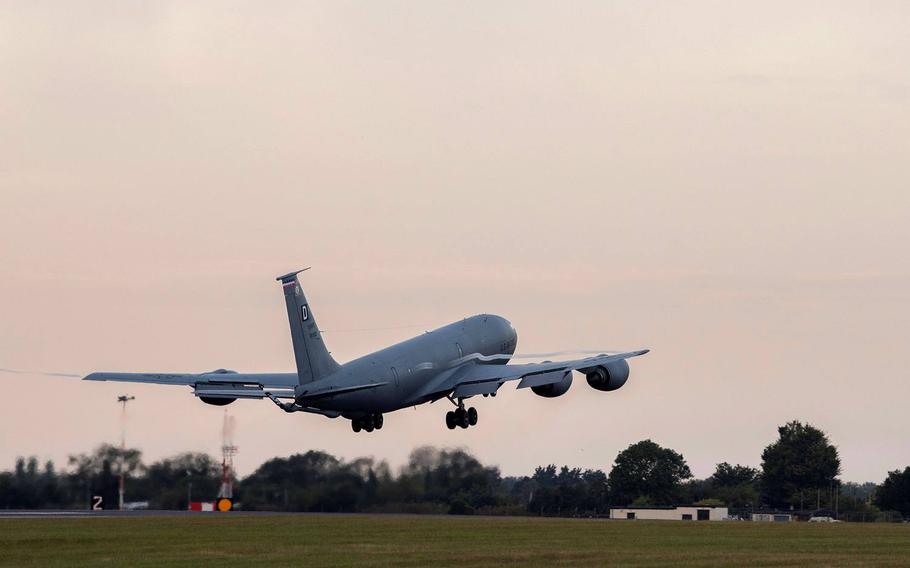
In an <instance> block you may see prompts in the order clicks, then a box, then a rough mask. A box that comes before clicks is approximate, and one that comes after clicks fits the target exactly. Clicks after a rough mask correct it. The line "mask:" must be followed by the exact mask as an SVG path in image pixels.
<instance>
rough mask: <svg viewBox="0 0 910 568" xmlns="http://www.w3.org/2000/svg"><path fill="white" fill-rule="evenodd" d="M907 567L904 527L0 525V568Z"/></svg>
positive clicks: (147, 520) (207, 518) (189, 520)
mask: <svg viewBox="0 0 910 568" xmlns="http://www.w3.org/2000/svg"><path fill="white" fill-rule="evenodd" d="M264 563H269V564H273V565H278V566H298V565H299V566H389V565H395V566H428V565H433V566H460V567H465V566H471V567H474V566H503V565H513V566H551V565H554V564H572V565H579V566H603V565H608V564H618V565H622V566H665V565H668V564H672V565H674V566H734V565H739V566H743V565H749V566H842V565H851V566H857V565H868V566H906V565H908V564H910V526H908V525H894V524H848V523H843V524H833V525H821V524H818V525H810V524H806V523H800V524H795V523H794V524H761V523H744V522H717V523H715V522H711V523H708V522H701V523H699V522H677V521H650V522H649V521H603V520H575V519H540V518H521V517H514V518H489V517H481V518H472V517H416V516H386V517H383V516H361V515H268V516H259V515H249V516H239V515H230V514H227V515H219V514H208V515H206V514H200V516H198V517H197V516H176V517H142V518H135V517H134V518H72V519H0V566H99V565H100V566H104V565H110V566H219V567H223V566H247V565H251V564H264Z"/></svg>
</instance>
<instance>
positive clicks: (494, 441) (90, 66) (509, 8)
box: [0, 0, 910, 481]
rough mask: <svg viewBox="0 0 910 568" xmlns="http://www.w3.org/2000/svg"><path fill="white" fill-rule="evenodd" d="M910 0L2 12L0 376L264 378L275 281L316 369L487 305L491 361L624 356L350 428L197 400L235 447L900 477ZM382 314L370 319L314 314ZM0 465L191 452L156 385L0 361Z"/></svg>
mask: <svg viewBox="0 0 910 568" xmlns="http://www.w3.org/2000/svg"><path fill="white" fill-rule="evenodd" d="M908 25H910V4H908V3H906V2H832V1H824V2H796V3H794V2H789V1H788V2H755V3H752V5H751V7H750V6H747V5H745V3H743V2H735V3H734V2H726V1H719V2H626V3H613V2H572V3H566V2H548V3H542V2H476V3H467V2H417V1H415V2H360V3H357V2H354V3H348V2H335V1H332V2H322V3H304V2H271V3H263V2H221V1H219V2H193V3H189V2H120V1H116V2H113V1H112V2H80V3H67V2H46V3H44V2H35V1H33V0H29V1H22V2H4V3H3V4H2V5H0V367H3V368H14V369H29V370H40V371H56V372H77V373H88V372H90V371H94V370H106V371H114V370H119V371H175V372H202V371H207V370H211V369H215V368H218V367H226V368H231V369H236V370H238V371H247V372H255V371H291V370H292V369H293V358H292V351H291V344H290V337H289V334H288V329H287V320H286V314H285V311H284V304H283V299H282V296H281V290H280V287H279V286H278V284H277V283H276V282H275V281H274V277H275V276H276V275H278V274H281V273H284V272H287V271H289V270H293V269H296V268H300V267H303V266H313V267H314V268H313V270H311V271H310V272H307V273H306V274H305V275H304V278H303V283H304V286H305V288H306V290H307V295H308V297H309V300H310V302H311V304H312V307H313V310H314V312H315V313H316V314H317V315H318V317H319V323H320V325H321V326H322V327H323V328H324V329H325V330H328V332H327V333H326V335H325V339H326V342H327V344H328V345H329V347H330V349H331V350H332V351H333V353H334V355H335V356H336V358H337V359H339V360H340V361H346V360H349V359H352V358H354V357H357V356H359V355H362V354H365V353H367V352H369V351H372V350H375V349H378V348H381V347H383V346H385V345H387V344H390V343H392V342H395V341H398V340H401V339H404V338H406V337H408V336H410V335H413V334H417V333H420V332H422V331H423V329H429V328H433V327H436V326H439V325H442V324H445V323H448V322H450V321H453V320H457V319H459V318H461V317H463V316H467V315H472V314H476V313H480V312H492V313H496V314H500V315H502V316H504V317H507V318H509V319H510V320H511V321H512V322H513V323H514V325H515V326H516V328H517V329H518V331H519V352H525V353H534V352H541V351H554V350H563V349H571V348H581V349H627V348H639V347H648V348H651V349H652V352H651V353H650V354H649V355H647V356H645V357H642V358H639V359H636V360H634V361H633V364H632V376H631V378H630V380H629V382H628V383H627V385H626V386H625V387H624V388H623V389H621V390H619V391H616V392H613V393H601V392H597V391H594V390H592V389H590V388H589V387H588V386H587V384H585V382H584V380H583V378H580V377H578V376H576V380H575V385H574V387H573V388H572V389H571V390H570V391H569V393H568V394H567V395H565V396H563V397H561V398H558V399H553V400H549V399H542V398H539V397H536V396H534V395H533V394H531V393H530V392H528V391H518V392H516V391H514V390H513V389H512V387H511V386H508V385H507V386H506V387H504V388H503V390H502V391H501V394H500V396H498V397H497V398H496V399H481V400H479V401H477V402H476V404H475V406H476V407H477V408H478V410H479V411H480V424H479V425H478V426H477V427H475V428H471V429H469V430H456V431H449V430H447V429H446V428H445V425H444V420H443V418H444V412H445V410H447V408H445V406H444V405H443V404H440V403H437V404H434V405H425V406H422V407H419V408H418V409H416V410H412V409H408V410H403V411H400V412H395V413H392V414H389V415H387V416H386V421H385V427H384V428H383V430H382V431H380V432H376V433H373V434H372V435H367V434H363V433H361V434H358V435H355V434H354V433H353V432H351V429H350V425H349V423H348V421H346V420H342V419H338V420H328V419H326V418H323V417H319V416H308V415H301V414H296V415H286V414H285V413H283V412H280V411H279V410H278V409H277V408H275V407H274V406H273V405H272V404H271V403H270V402H268V401H238V402H236V403H234V404H232V405H231V406H228V407H227V408H228V409H229V411H230V413H231V414H232V415H234V416H235V417H236V421H237V433H236V444H237V445H238V446H239V454H238V456H237V461H236V463H237V466H238V469H239V471H240V472H241V473H242V474H246V473H249V472H250V471H252V470H253V469H254V468H255V467H257V466H258V465H259V464H260V463H261V462H262V461H264V460H265V459H267V458H269V457H272V456H282V455H289V454H292V453H295V452H303V451H306V450H309V449H321V450H325V451H328V452H330V453H332V454H335V455H338V456H341V457H344V458H353V457H357V456H362V455H372V456H375V457H376V458H379V459H386V460H388V461H389V462H390V463H391V464H392V465H393V466H397V465H399V464H401V463H403V462H404V460H405V459H406V457H407V455H408V453H409V452H410V450H411V449H412V448H414V447H415V446H418V445H422V444H433V445H437V446H462V447H465V448H467V449H469V450H470V451H471V452H473V453H474V454H476V455H477V456H478V457H479V458H480V459H481V460H483V461H484V462H486V463H489V464H495V465H499V466H500V467H501V469H502V471H503V473H504V474H528V473H530V472H531V471H532V469H533V467H534V466H536V465H539V464H547V463H556V464H568V465H570V466H579V467H590V468H599V469H605V470H609V468H610V466H611V464H612V461H613V459H614V457H615V456H616V454H617V452H619V451H620V450H622V449H624V448H625V447H627V446H628V445H629V444H632V443H634V442H636V441H638V440H641V439H644V438H651V439H653V440H654V441H656V442H658V443H660V444H662V445H665V446H669V447H672V448H674V449H676V450H677V451H680V452H682V453H683V455H684V456H685V457H686V459H687V460H688V463H689V464H690V466H691V467H692V470H693V473H694V474H695V475H696V476H698V477H705V476H708V475H710V474H711V473H712V471H713V469H714V464H716V463H717V462H720V461H729V462H734V463H743V464H748V465H753V466H758V465H759V463H760V459H761V458H760V454H761V451H762V449H763V448H764V447H765V446H766V445H767V444H768V443H770V442H771V441H772V440H773V439H774V438H775V437H776V428H777V426H778V425H780V424H782V423H784V422H786V421H788V420H791V419H801V420H804V421H808V422H810V423H812V424H814V425H816V426H818V427H820V428H822V429H823V430H825V431H826V432H828V433H829V435H830V437H831V439H832V441H833V442H834V443H835V444H836V445H837V446H838V448H839V450H840V455H841V459H842V462H843V476H842V478H843V479H845V480H856V481H864V480H871V481H880V480H882V479H883V478H884V476H885V475H886V472H887V471H888V470H892V469H895V468H898V467H901V468H903V467H905V466H907V465H910V443H908V440H907V435H906V431H907V428H908V416H907V401H908V400H910V384H908V379H910V376H908V371H907V370H906V369H907V363H906V354H907V348H906V343H907V340H908V338H910V255H908V253H907V248H908V246H907V245H908V242H910V192H908V190H910V64H908V55H910V34H908V33H907V30H908ZM399 326H415V327H413V328H408V329H386V330H383V331H373V332H355V333H332V332H331V330H348V329H360V328H376V327H399ZM0 384H2V387H3V388H2V395H0V468H4V469H5V468H8V467H11V466H12V464H13V461H14V459H15V457H16V456H17V455H30V454H37V455H38V456H40V457H41V458H53V459H55V460H57V461H58V462H59V463H60V464H63V463H65V457H66V455H67V454H69V453H73V452H84V451H89V450H91V449H92V448H93V447H94V446H96V445H97V444H99V443H101V442H113V443H116V442H117V441H118V440H119V413H120V409H119V406H118V405H117V404H116V402H115V400H116V396H117V395H118V394H123V393H130V394H132V395H135V396H136V401H135V402H133V403H131V407H130V409H129V423H128V432H127V441H128V443H129V444H130V445H132V446H136V447H138V448H140V449H141V450H142V451H143V452H144V454H145V458H146V460H147V461H152V460H155V459H159V458H162V457H165V456H168V455H172V454H174V453H176V452H178V451H183V450H198V451H208V452H211V453H217V451H218V448H219V446H220V428H221V420H222V415H223V412H224V410H223V409H220V408H216V407H211V406H206V405H204V404H202V403H200V402H199V401H198V400H196V399H195V398H194V397H192V396H191V395H190V392H189V389H186V388H181V387H164V386H141V385H140V386H137V385H124V384H116V383H81V382H79V381H78V380H76V379H67V378H60V377H58V378H51V377H45V376H28V375H10V374H0Z"/></svg>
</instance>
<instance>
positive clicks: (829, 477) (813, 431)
mask: <svg viewBox="0 0 910 568" xmlns="http://www.w3.org/2000/svg"><path fill="white" fill-rule="evenodd" d="M777 432H778V435H779V437H778V439H777V440H776V441H775V442H773V443H772V444H771V445H769V446H768V447H767V448H765V450H764V452H762V487H763V490H764V493H765V497H766V498H767V499H768V501H769V502H770V504H772V505H775V506H786V505H799V507H800V509H802V508H803V505H804V500H805V497H807V494H806V492H807V491H810V490H815V491H816V492H817V491H820V490H822V489H824V490H825V491H828V489H829V488H830V487H831V485H832V484H834V483H837V479H836V478H837V476H838V475H839V474H840V457H838V454H837V448H835V447H834V446H833V445H832V444H831V443H830V442H829V441H828V437H827V436H826V435H825V433H824V432H822V431H821V430H819V429H818V428H815V427H813V426H811V425H809V424H802V423H801V422H798V421H795V420H794V421H793V422H788V423H787V424H785V425H783V426H781V427H780V428H778V429H777Z"/></svg>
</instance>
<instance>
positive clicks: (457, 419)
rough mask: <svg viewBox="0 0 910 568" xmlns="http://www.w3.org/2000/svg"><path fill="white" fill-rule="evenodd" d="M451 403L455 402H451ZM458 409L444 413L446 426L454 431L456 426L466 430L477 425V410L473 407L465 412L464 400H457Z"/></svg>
mask: <svg viewBox="0 0 910 568" xmlns="http://www.w3.org/2000/svg"><path fill="white" fill-rule="evenodd" d="M452 402H453V403H454V402H455V401H452ZM457 405H458V408H456V409H455V410H450V411H448V412H446V426H448V428H449V430H454V429H455V428H456V427H457V426H460V427H462V428H467V427H468V426H474V425H475V424H477V409H476V408H474V407H473V406H472V407H471V408H468V409H467V410H465V407H464V400H462V399H458V403H457Z"/></svg>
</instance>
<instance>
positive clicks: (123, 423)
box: [117, 394, 136, 511]
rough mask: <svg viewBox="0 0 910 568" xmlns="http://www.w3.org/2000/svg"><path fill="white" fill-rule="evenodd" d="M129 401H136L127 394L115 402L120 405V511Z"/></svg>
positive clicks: (119, 506)
mask: <svg viewBox="0 0 910 568" xmlns="http://www.w3.org/2000/svg"><path fill="white" fill-rule="evenodd" d="M131 400H136V397H135V396H129V395H127V394H124V395H120V396H118V397H117V402H119V403H120V404H121V409H120V479H119V480H118V481H119V484H118V485H119V487H118V495H119V502H118V509H120V510H121V511H122V510H123V493H124V488H123V482H124V472H123V470H124V469H125V467H124V466H125V464H124V463H123V461H124V458H125V456H126V403H127V402H129V401H131Z"/></svg>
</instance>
